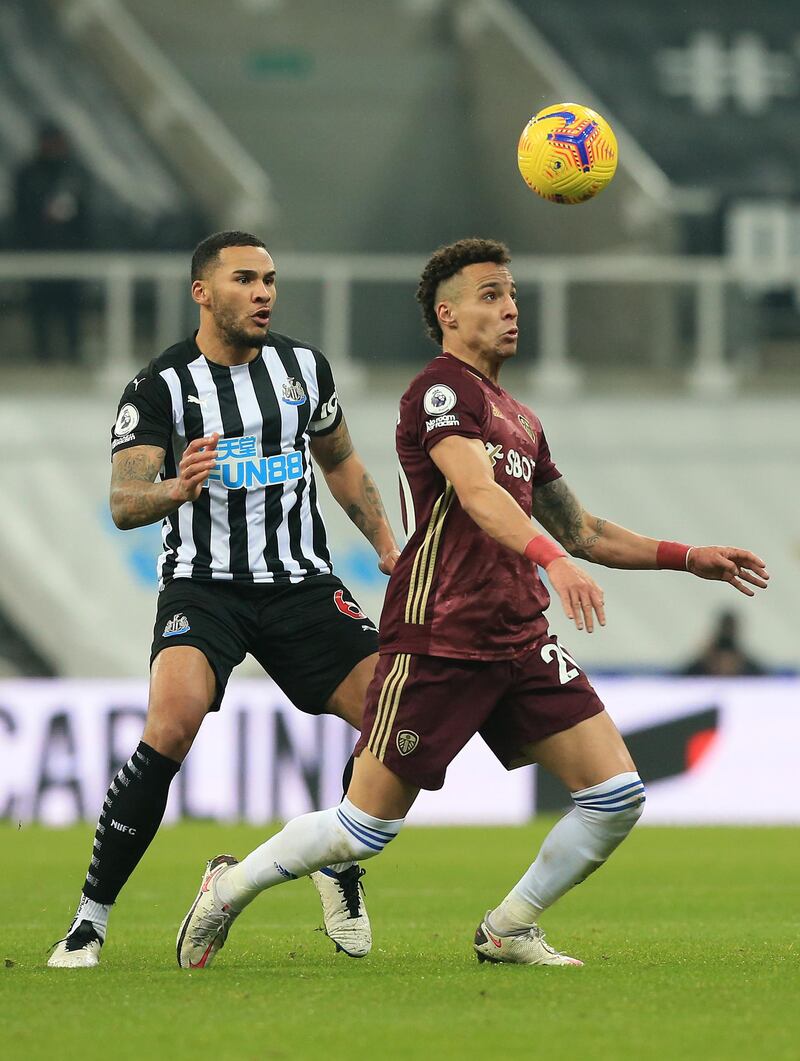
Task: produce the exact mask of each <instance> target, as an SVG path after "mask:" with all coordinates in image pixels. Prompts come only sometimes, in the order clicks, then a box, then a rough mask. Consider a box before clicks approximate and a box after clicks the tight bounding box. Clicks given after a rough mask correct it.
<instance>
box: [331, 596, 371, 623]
mask: <svg viewBox="0 0 800 1061" xmlns="http://www.w3.org/2000/svg"><path fill="white" fill-rule="evenodd" d="M333 603H334V604H335V605H336V607H337V609H338V610H339V611H340V612H341V613H342V615H347V616H348V617H349V618H350V619H366V615H365V614H364V613H363V612H362V611H361V609H360V608H359V606H358V605H357V604H356V602H355V601H351V600H345V599H344V590H341V589H337V590H336V592H335V593H334V595H333Z"/></svg>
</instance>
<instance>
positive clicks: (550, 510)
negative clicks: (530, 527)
mask: <svg viewBox="0 0 800 1061" xmlns="http://www.w3.org/2000/svg"><path fill="white" fill-rule="evenodd" d="M533 515H534V518H535V519H537V520H538V521H539V523H541V524H542V526H543V527H544V528H545V529H546V530H547V531H549V533H550V534H552V535H553V537H554V538H557V539H558V540H559V541H560V542H561V544H562V545H563V546H564V548H565V549H567V550H568V551H569V552H570V553H571V554H572V556H578V557H580V558H581V559H582V560H594V559H596V557H595V556H594V555H593V552H594V550H595V548H596V546H597V544H598V542H599V541H600V540H601V538H602V537H603V533H604V531H605V526H606V520H604V519H598V518H596V517H590V519H591V522H592V525H591V526H590V525H589V523H588V521H587V513H586V512H585V511H584V509H583V506H582V505H581V503H580V501H579V500H578V499H577V497H576V496H575V495H574V494H573V492H572V491H571V490H570V488H569V487H568V486H567V484H566V483H565V482H564V480H563V479H556V480H555V482H552V483H547V485H546V486H540V487H538V488H537V489H536V490H535V491H534V495H533Z"/></svg>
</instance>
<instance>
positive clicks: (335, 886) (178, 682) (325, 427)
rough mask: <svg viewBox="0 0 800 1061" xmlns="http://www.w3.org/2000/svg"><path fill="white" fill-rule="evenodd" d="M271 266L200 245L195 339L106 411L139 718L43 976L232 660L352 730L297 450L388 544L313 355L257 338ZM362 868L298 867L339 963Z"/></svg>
mask: <svg viewBox="0 0 800 1061" xmlns="http://www.w3.org/2000/svg"><path fill="white" fill-rule="evenodd" d="M275 277H276V271H275V265H274V263H273V261H272V258H271V257H270V255H269V254H268V252H267V250H266V248H265V246H264V244H263V242H262V241H261V240H260V239H258V238H257V237H255V236H252V235H250V234H248V233H244V232H221V233H218V234H216V235H213V236H210V237H208V238H207V239H206V240H204V241H203V242H202V243H201V244H200V245H199V246H198V247H197V249H196V250H195V253H194V256H193V258H192V298H193V299H194V301H195V302H196V303H197V304H198V306H199V307H200V328H199V330H198V332H197V333H196V334H195V335H194V336H192V337H190V338H188V339H185V340H184V341H183V342H181V343H178V344H177V345H175V346H173V347H170V349H168V350H167V351H165V352H164V353H163V354H161V356H160V357H157V358H156V359H155V360H154V361H152V362H151V363H150V364H149V365H148V366H147V368H145V369H144V370H143V371H142V372H139V373H137V375H136V377H135V378H134V379H133V380H132V381H131V382H130V383H129V384H128V386H127V387H126V389H125V392H124V394H123V396H122V399H121V402H120V406H119V410H118V415H117V420H116V424H115V426H114V429H113V435H112V450H113V458H112V461H113V465H112V476H111V511H112V515H113V518H114V522H115V523H116V525H117V526H118V527H120V528H122V529H123V530H127V529H129V528H132V527H141V526H144V525H146V524H149V523H154V522H156V521H159V520H160V521H162V525H163V535H162V537H163V551H162V553H161V556H160V557H159V560H158V575H159V597H158V607H157V613H156V621H155V628H154V632H153V646H152V652H151V677H150V696H149V703H148V714H147V720H146V723H145V728H144V732H143V734H142V740H141V743H140V744H139V746H138V748H137V749H136V750H135V751H134V752H133V754H132V756H131V758H130V759H129V760H128V762H127V763H126V764H125V765H124V766H123V767H122V769H121V770H120V771H119V773H118V774H117V776H116V777H115V779H114V781H113V782H112V784H111V787H110V788H109V790H108V794H107V796H106V799H105V802H104V805H103V808H102V812H101V814H100V819H99V822H98V825H97V832H96V834H95V839H94V846H93V850H92V857H91V863H90V865H89V869H88V872H87V875H86V881H85V883H84V886H83V892H82V896H81V899H80V903H79V905H78V910H77V913H76V915H75V918H74V920H73V922H72V925H71V927H70V929H69V932H68V933H67V935H66V937H65V938H64V939H63V940H61V941H60V942H59V943H58V944H57V945H56V947H55V950H54V952H53V954H52V955H51V957H50V959H49V962H48V965H50V966H51V967H60V968H80V967H90V966H94V965H97V962H98V960H99V954H100V948H101V947H102V945H103V943H104V941H105V937H106V928H107V922H108V915H109V911H110V908H111V906H112V904H113V903H114V902H115V901H116V899H117V896H118V894H119V892H120V890H121V889H122V887H123V886H124V885H125V883H126V881H127V880H128V878H129V877H130V875H131V873H132V872H133V870H134V869H135V867H136V865H137V864H138V862H139V860H140V859H141V857H142V856H143V855H144V853H145V851H146V850H147V847H148V845H149V844H150V842H151V840H152V839H153V837H154V836H155V834H156V831H157V829H158V827H159V824H160V822H161V819H162V816H163V814H164V809H165V807H166V803H167V795H168V792H169V787H170V783H171V781H172V779H173V777H174V776H175V774H176V773H177V771H178V770H179V768H180V765H181V762H182V761H183V759H184V758H185V756H186V754H187V753H188V751H189V749H190V747H191V745H192V741H193V740H194V738H195V736H196V734H197V732H198V730H199V728H200V725H201V724H202V721H203V719H204V717H205V715H206V713H207V712H208V711H217V710H219V707H220V703H221V701H222V697H223V693H224V692H225V685H226V683H227V681H228V678H229V676H230V673H231V671H232V670H233V669H234V667H236V666H237V664H239V663H241V661H242V660H243V659H244V657H245V655H246V654H247V653H248V652H249V653H250V654H251V655H253V656H254V657H255V659H257V660H258V662H259V663H260V664H261V665H262V666H263V668H264V669H265V670H266V671H267V673H268V674H269V675H271V677H272V678H273V679H274V680H275V681H276V682H277V684H278V685H279V686H280V687H281V688H282V689H283V691H284V692H285V693H286V695H287V696H288V698H289V699H290V700H291V701H292V702H293V703H294V704H295V705H296V706H297V707H298V708H300V710H301V711H307V712H310V713H312V714H316V713H319V712H330V713H332V714H336V715H339V716H340V717H341V718H343V719H345V720H346V721H347V722H349V723H350V724H351V725H352V726H354V727H356V728H360V726H361V718H362V714H363V705H364V696H365V692H366V689H367V686H368V684H369V682H370V680H371V678H372V675H373V672H374V670H375V664H376V662H377V658H378V657H377V647H378V645H377V632H376V630H375V628H374V626H373V625H372V623H371V622H370V621H369V620H368V619H367V617H366V616H365V615H364V613H363V612H362V611H361V609H360V608H359V606H358V604H357V603H356V601H354V599H353V597H352V595H351V594H350V592H349V591H348V590H347V588H346V587H345V586H344V585H343V584H342V583H341V582H340V581H339V579H338V578H337V577H336V576H335V575H334V574H333V568H332V564H331V557H330V553H329V551H328V544H327V541H326V535H325V526H324V523H323V521H322V516H321V515H320V511H319V506H318V503H317V486H316V482H315V478H314V472H313V470H312V463H311V457H313V459H314V461H315V463H316V464H317V466H318V467H319V468H320V469H321V470H322V473H323V475H324V476H325V480H326V482H327V484H328V486H329V488H330V490H331V493H332V494H333V496H334V497H335V498H336V500H337V502H338V503H339V504H340V505H341V506H342V508H343V509H344V510H345V511H346V512H347V514H348V516H349V517H350V518H351V519H352V520H353V522H354V523H355V524H356V526H357V527H358V528H359V530H360V531H361V532H362V533H363V534H364V536H365V537H366V538H367V540H368V541H369V542H370V544H371V545H372V546H373V548H374V549H375V552H376V553H377V556H378V564H379V567H380V569H381V571H383V572H384V573H385V574H389V573H390V572H391V571H392V569H393V567H394V564H395V561H396V559H397V556H398V555H399V554H398V550H397V546H396V543H395V539H394V536H393V534H392V531H391V528H390V527H389V524H388V522H387V519H386V515H385V513H384V510H383V506H382V503H381V499H380V495H379V493H378V489H377V487H376V486H375V483H374V481H373V480H372V478H371V477H370V475H369V473H368V472H367V470H366V469H365V467H364V465H363V463H362V462H361V460H360V459H359V457H358V455H357V454H356V452H355V450H354V449H353V444H352V442H351V440H350V435H349V432H348V430H347V425H346V423H345V420H344V417H343V416H342V410H341V408H340V407H339V403H338V400H337V395H336V388H335V386H334V380H333V375H332V373H331V368H330V365H329V364H328V362H327V360H326V359H325V357H324V355H323V354H322V353H321V352H320V351H319V350H317V349H315V348H314V347H312V346H310V345H308V344H307V343H303V342H299V341H298V340H295V339H290V338H288V337H287V336H285V335H279V334H277V333H274V332H271V331H270V323H271V319H272V313H273V311H274V308H275V295H276V284H275ZM362 873H363V871H362V870H361V869H360V868H359V866H358V865H356V864H355V863H354V861H353V860H351V859H346V860H343V861H342V862H340V863H339V864H335V865H332V866H326V867H324V868H321V870H320V872H319V873H318V874H315V876H314V882H315V884H316V885H317V888H318V890H319V892H320V897H321V899H322V904H323V912H324V917H325V926H326V930H327V932H328V935H329V936H330V937H331V939H332V940H333V941H334V942H335V943H336V946H337V949H341V950H343V951H345V953H347V954H349V955H351V956H353V957H361V956H362V955H364V954H366V953H367V952H368V951H369V948H370V945H371V938H370V930H369V920H368V918H367V915H366V910H365V908H364V902H363V889H362V887H361V885H360V883H359V877H360V876H361V874H362ZM199 964H203V963H202V962H200V963H199Z"/></svg>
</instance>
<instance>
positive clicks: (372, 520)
mask: <svg viewBox="0 0 800 1061" xmlns="http://www.w3.org/2000/svg"><path fill="white" fill-rule="evenodd" d="M343 507H344V510H345V512H346V513H347V515H348V516H349V517H350V519H351V520H352V521H353V523H355V525H356V526H357V527H358V529H359V530H360V531H361V533H362V534H363V535H364V537H365V538H366V539H367V541H368V542H369V543H370V544H371V545H373V546H374V547H375V548H376V549H377V548H378V547H379V545H380V536H381V535H383V533H384V531H385V529H386V526H387V524H388V521H387V519H386V512H385V510H384V507H383V501H382V500H381V495H380V492H379V490H378V487H377V486H376V485H375V480H374V479H373V478H372V476H371V475H370V474H369V472H368V471H367V470H366V469H364V471H363V474H362V476H361V484H360V492H359V496H358V497H356V498H355V499H353V500H351V501H350V502H349V504H347V505H346V506H343Z"/></svg>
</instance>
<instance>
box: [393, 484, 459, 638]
mask: <svg viewBox="0 0 800 1061" xmlns="http://www.w3.org/2000/svg"><path fill="white" fill-rule="evenodd" d="M454 497H455V490H454V489H453V485H452V483H448V484H447V486H446V487H445V491H444V493H443V494H440V495H439V497H438V498H437V499H436V503H435V504H434V506H433V511H432V512H431V518H430V522H429V523H428V529H427V531H426V532H425V538H424V540H423V542H422V545H421V546H420V547H419V550H418V551H417V555H416V557H415V558H414V567H413V568H412V571H411V581H410V584H409V587H408V597H407V599H406V612H405V621H406V622H407V623H416V624H418V625H420V626H421V625H422V624H423V623H424V622H425V610H426V608H427V606H428V597H429V595H430V591H431V584H432V583H433V574H434V571H435V570H436V555H437V553H438V551H439V540H440V538H441V537H442V530H443V528H444V521H445V519H446V518H447V513H448V511H449V509H450V505H451V504H452V502H453V498H454Z"/></svg>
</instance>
